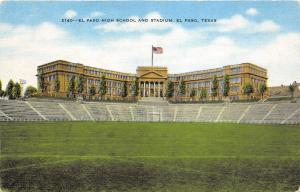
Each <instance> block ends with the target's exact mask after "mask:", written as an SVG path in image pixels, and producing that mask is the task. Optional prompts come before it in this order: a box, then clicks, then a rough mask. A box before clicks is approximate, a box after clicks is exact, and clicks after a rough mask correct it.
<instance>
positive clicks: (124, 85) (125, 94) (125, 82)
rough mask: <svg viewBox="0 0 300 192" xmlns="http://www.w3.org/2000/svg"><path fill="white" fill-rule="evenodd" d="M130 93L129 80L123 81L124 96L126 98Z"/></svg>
mask: <svg viewBox="0 0 300 192" xmlns="http://www.w3.org/2000/svg"><path fill="white" fill-rule="evenodd" d="M127 95H128V90H127V81H124V82H123V86H122V95H121V96H122V97H123V98H125V97H127Z"/></svg>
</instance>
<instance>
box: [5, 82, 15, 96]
mask: <svg viewBox="0 0 300 192" xmlns="http://www.w3.org/2000/svg"><path fill="white" fill-rule="evenodd" d="M14 86H15V84H14V82H13V80H9V82H8V84H7V86H6V91H5V93H6V96H7V97H8V99H13V98H14V95H13V88H14Z"/></svg>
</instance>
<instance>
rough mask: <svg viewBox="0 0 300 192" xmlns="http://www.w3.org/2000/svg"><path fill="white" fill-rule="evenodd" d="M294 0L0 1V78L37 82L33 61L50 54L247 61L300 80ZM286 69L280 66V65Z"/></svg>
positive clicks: (188, 65) (174, 63)
mask: <svg viewBox="0 0 300 192" xmlns="http://www.w3.org/2000/svg"><path fill="white" fill-rule="evenodd" d="M93 14H96V16H95V18H113V19H116V18H129V17H139V18H145V17H151V18H152V17H155V18H157V17H158V18H172V19H174V20H175V19H176V18H198V19H199V18H210V19H217V22H216V23H202V22H199V23H180V24H179V23H171V24H157V23H154V24H153V23H152V24H142V25H140V24H133V25H132V24H128V23H125V24H122V23H110V24H106V23H78V22H72V23H63V22H61V19H62V18H66V17H70V18H71V17H72V18H73V19H79V18H92V15H93ZM299 18H300V3H299V2H298V1H232V2H230V1H226V2H222V1H208V2H203V1H200V2H138V1H136V2H135V1H131V2H97V1H92V2H78V1H77V2H57V1H54V2H47V1H43V2H19V1H1V3H0V66H1V70H0V79H2V80H3V81H4V82H6V81H7V80H8V79H9V78H13V79H15V80H18V79H19V78H23V79H27V80H28V82H29V83H30V84H36V79H35V76H34V75H35V73H36V67H37V66H38V65H40V64H43V63H46V62H51V61H53V60H56V59H65V60H70V61H73V62H79V63H83V64H86V65H90V66H95V67H102V68H108V69H112V70H119V71H125V72H133V73H134V72H135V69H136V67H137V66H139V65H148V64H149V63H150V62H149V61H150V56H151V55H150V51H149V50H150V47H151V45H152V44H153V45H157V46H162V47H163V48H164V54H163V55H159V56H155V64H157V65H161V66H167V67H168V68H169V72H170V73H178V72H187V71H192V70H201V69H208V68H213V67H221V66H224V65H228V64H237V63H242V62H253V63H256V64H258V65H260V66H263V67H265V68H267V69H268V71H269V77H270V81H269V82H270V84H271V85H278V84H288V83H290V82H291V81H293V80H297V81H300V75H299V74H300V73H296V72H295V71H296V70H298V69H299V70H300V61H299V60H300V56H299V52H300V19H299ZM283 69H284V70H283Z"/></svg>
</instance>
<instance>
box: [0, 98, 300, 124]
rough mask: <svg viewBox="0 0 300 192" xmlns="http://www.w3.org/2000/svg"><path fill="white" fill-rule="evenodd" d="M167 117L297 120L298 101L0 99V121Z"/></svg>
mask: <svg viewBox="0 0 300 192" xmlns="http://www.w3.org/2000/svg"><path fill="white" fill-rule="evenodd" d="M91 120H94V121H167V122H234V123H272V124H300V103H299V102H298V103H291V102H267V103H221V104H220V103H219V104H163V105H151V103H150V102H146V104H145V105H144V104H143V102H142V103H106V102H76V101H71V102H70V101H67V102H66V101H61V100H58V101H57V102H54V101H52V100H51V101H47V100H43V101H40V100H38V101H36V100H29V101H19V100H0V121H91Z"/></svg>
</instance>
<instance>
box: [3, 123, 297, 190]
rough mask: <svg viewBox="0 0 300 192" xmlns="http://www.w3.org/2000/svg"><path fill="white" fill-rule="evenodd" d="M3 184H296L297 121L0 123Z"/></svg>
mask: <svg viewBox="0 0 300 192" xmlns="http://www.w3.org/2000/svg"><path fill="white" fill-rule="evenodd" d="M0 131H1V136H0V137H1V166H0V174H1V186H2V189H4V190H8V191H106V192H107V191H214V192H215V191H224V192H225V191H253V192H254V191H255V192H258V191H272V192H274V191H296V189H297V188H298V185H300V127H299V126H287V125H247V124H206V123H118V122H44V123H29V122H27V123H0Z"/></svg>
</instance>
